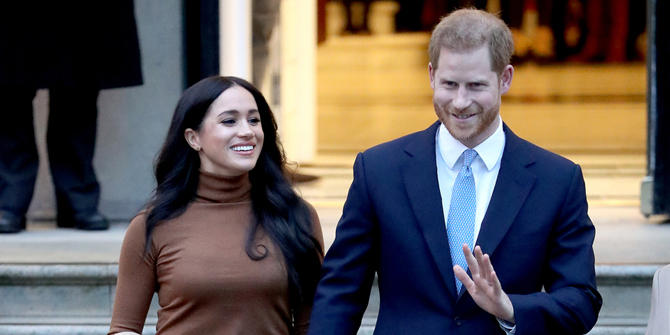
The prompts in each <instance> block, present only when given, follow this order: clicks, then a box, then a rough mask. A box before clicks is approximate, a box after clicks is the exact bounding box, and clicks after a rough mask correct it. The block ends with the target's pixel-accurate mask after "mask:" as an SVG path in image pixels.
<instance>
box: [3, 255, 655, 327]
mask: <svg viewBox="0 0 670 335" xmlns="http://www.w3.org/2000/svg"><path fill="white" fill-rule="evenodd" d="M658 268H659V266H657V265H598V266H596V273H597V281H598V289H599V291H600V292H601V294H602V295H603V299H604V304H603V308H602V311H601V313H600V318H599V320H598V324H597V325H596V327H595V328H594V329H593V330H592V331H591V332H590V333H589V334H598V335H601V334H603V335H604V334H611V335H615V334H616V335H632V334H640V335H642V334H644V331H645V328H646V324H647V319H648V317H649V308H650V304H651V303H650V298H651V283H652V278H653V275H654V272H655V271H656V269H658ZM117 273H118V265H117V264H44V265H40V264H0V335H10V334H11V335H28V334H30V335H60V334H69V335H102V334H107V331H108V330H109V322H110V318H111V312H112V305H113V303H114V292H115V283H116V276H117ZM378 308H379V292H378V289H377V286H376V284H375V286H374V288H373V292H372V296H371V299H370V304H369V306H368V309H367V311H366V313H365V316H364V318H363V322H362V326H361V329H360V331H359V334H360V335H363V334H372V333H373V330H374V324H375V320H376V317H377V310H378ZM157 309H158V304H157V302H156V299H154V301H153V303H152V306H151V308H150V311H149V316H148V317H147V321H146V325H145V328H144V332H143V334H154V333H155V325H156V311H157Z"/></svg>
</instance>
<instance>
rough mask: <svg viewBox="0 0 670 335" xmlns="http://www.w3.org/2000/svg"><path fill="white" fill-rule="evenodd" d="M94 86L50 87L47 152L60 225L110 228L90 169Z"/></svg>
mask: <svg viewBox="0 0 670 335" xmlns="http://www.w3.org/2000/svg"><path fill="white" fill-rule="evenodd" d="M98 93H99V90H98V89H97V88H62V87H59V88H51V89H50V90H49V122H48V127H47V151H48V153H49V166H50V169H51V175H52V177H53V182H54V189H55V191H56V210H57V219H56V222H57V224H58V226H59V227H75V228H77V229H83V230H104V229H107V228H109V223H108V222H107V220H106V219H105V218H104V217H103V216H102V215H101V214H100V213H99V212H98V202H99V199H100V185H99V184H98V180H97V178H96V175H95V171H94V169H93V153H94V150H95V139H96V131H97V117H98V107H97V100H98Z"/></svg>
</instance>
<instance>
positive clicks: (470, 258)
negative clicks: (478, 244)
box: [463, 243, 479, 277]
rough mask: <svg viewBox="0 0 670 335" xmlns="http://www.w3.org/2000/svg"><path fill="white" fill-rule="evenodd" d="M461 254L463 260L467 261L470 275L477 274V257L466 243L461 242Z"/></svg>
mask: <svg viewBox="0 0 670 335" xmlns="http://www.w3.org/2000/svg"><path fill="white" fill-rule="evenodd" d="M463 254H464V255H465V261H466V262H467V263H468V268H469V269H470V273H472V276H473V277H474V276H477V275H479V264H478V262H477V259H476V258H475V256H474V255H473V254H472V252H471V251H470V247H468V245H467V244H466V243H463Z"/></svg>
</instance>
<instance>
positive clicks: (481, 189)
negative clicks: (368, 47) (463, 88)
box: [435, 116, 516, 335]
mask: <svg viewBox="0 0 670 335" xmlns="http://www.w3.org/2000/svg"><path fill="white" fill-rule="evenodd" d="M498 122H499V123H498V128H496V130H495V132H493V134H492V135H491V136H489V138H487V139H486V140H484V142H482V143H480V144H479V145H478V146H476V147H474V148H473V149H475V151H477V157H475V160H474V161H473V162H472V164H471V165H470V168H471V169H472V174H473V176H474V177H475V188H476V199H477V200H476V201H477V206H476V208H475V230H474V236H473V239H472V240H473V241H475V243H476V241H477V237H478V236H479V230H480V229H481V227H482V221H483V220H484V215H485V214H486V210H487V209H488V207H489V202H491V196H492V195H493V189H494V188H495V186H496V180H498V172H500V160H501V159H502V155H503V150H504V149H505V133H504V132H503V130H502V118H501V117H500V116H498ZM466 149H468V147H466V146H465V145H464V144H463V143H461V142H460V141H458V140H457V139H455V138H454V137H453V136H451V134H450V133H449V131H448V130H447V128H446V127H445V126H444V124H442V125H440V127H439V128H438V129H437V134H436V135H435V150H436V151H437V152H436V155H435V156H436V157H437V180H438V183H439V186H440V195H441V196H442V212H443V214H444V225H445V227H446V225H447V220H448V218H449V206H451V193H452V190H453V188H454V182H455V181H456V176H458V173H459V171H460V170H461V167H463V157H461V156H462V154H463V151H465V150H466ZM473 247H474V246H473ZM497 320H498V323H499V324H500V328H502V329H503V330H504V331H505V333H506V334H508V335H511V334H514V333H516V327H515V325H513V324H510V323H509V322H506V321H504V320H501V319H497Z"/></svg>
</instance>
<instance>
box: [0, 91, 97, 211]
mask: <svg viewBox="0 0 670 335" xmlns="http://www.w3.org/2000/svg"><path fill="white" fill-rule="evenodd" d="M98 92H99V90H98V89H95V88H52V89H49V121H48V125H47V139H46V141H47V152H48V155H49V168H50V170H51V175H52V177H53V183H54V189H55V192H56V205H57V211H58V216H59V217H62V216H65V217H69V216H72V215H74V214H75V213H90V212H94V211H96V210H97V208H98V201H99V198H100V185H99V184H98V180H97V178H96V176H95V171H94V170H93V151H94V149H95V138H96V128H97V116H98V108H97V100H98ZM35 93H36V89H30V88H29V89H19V88H9V89H8V88H2V89H0V102H1V103H2V107H0V209H2V210H6V211H9V212H12V213H14V214H16V215H19V216H23V215H25V213H26V212H27V211H28V206H29V205H30V201H31V199H32V196H33V192H34V189H35V181H36V179H37V168H38V154H37V146H36V143H35V130H34V126H33V104H32V101H33V99H34V98H35Z"/></svg>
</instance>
